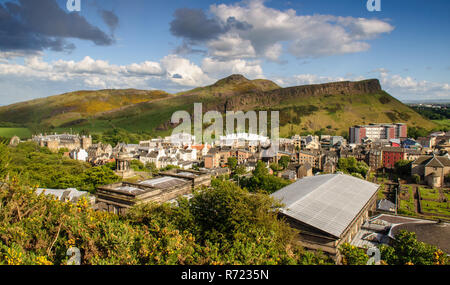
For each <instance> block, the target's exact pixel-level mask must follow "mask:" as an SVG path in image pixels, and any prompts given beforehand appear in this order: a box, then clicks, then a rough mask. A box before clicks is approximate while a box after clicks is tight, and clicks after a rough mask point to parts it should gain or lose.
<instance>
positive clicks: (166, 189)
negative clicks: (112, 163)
mask: <svg viewBox="0 0 450 285" xmlns="http://www.w3.org/2000/svg"><path fill="white" fill-rule="evenodd" d="M210 184H211V176H210V175H209V174H206V173H203V172H195V171H189V172H177V171H176V172H167V173H165V174H163V175H162V176H158V177H155V178H152V179H148V180H143V181H138V182H135V183H134V182H125V181H123V182H119V183H114V184H111V185H106V186H102V187H99V188H98V189H97V202H98V203H99V205H98V209H101V210H104V211H108V212H112V213H116V214H123V213H125V212H126V211H127V209H129V208H130V207H132V206H134V205H136V204H142V203H148V202H155V203H165V202H168V201H171V200H173V199H176V198H177V197H180V196H183V195H188V194H191V193H192V191H193V190H194V189H195V188H198V187H202V186H208V185H210Z"/></svg>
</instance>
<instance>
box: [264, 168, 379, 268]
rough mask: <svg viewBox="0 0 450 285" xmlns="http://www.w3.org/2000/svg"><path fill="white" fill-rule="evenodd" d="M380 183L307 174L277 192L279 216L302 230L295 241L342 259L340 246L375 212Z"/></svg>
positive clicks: (339, 176) (344, 177) (330, 175)
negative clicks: (279, 202)
mask: <svg viewBox="0 0 450 285" xmlns="http://www.w3.org/2000/svg"><path fill="white" fill-rule="evenodd" d="M378 188H379V185H377V184H374V183H370V182H367V181H365V180H362V179H358V178H356V177H352V176H349V175H343V174H326V175H319V176H313V177H307V178H304V179H301V180H298V181H297V182H295V183H293V184H291V185H289V186H287V187H285V188H283V189H281V190H279V191H277V192H275V193H274V194H272V197H273V198H275V199H277V200H279V201H281V203H283V204H284V205H285V207H283V208H282V209H281V211H280V215H281V216H282V217H283V218H286V220H287V222H288V223H289V224H290V225H291V226H292V227H293V228H296V229H298V230H299V231H300V232H299V234H298V236H297V239H296V241H297V242H298V243H300V245H302V246H303V247H304V248H306V249H309V250H320V251H322V252H323V253H325V254H327V255H329V256H330V257H332V258H333V259H334V260H335V261H336V263H338V264H339V263H340V262H341V256H340V252H339V247H340V246H341V245H342V244H343V243H346V242H348V243H350V242H351V241H352V239H353V238H354V237H355V236H356V235H357V233H358V231H359V230H360V229H361V226H362V225H363V224H364V222H365V221H366V220H368V219H369V217H370V216H372V215H373V214H375V212H376V198H377V191H378Z"/></svg>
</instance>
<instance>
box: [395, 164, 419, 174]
mask: <svg viewBox="0 0 450 285" xmlns="http://www.w3.org/2000/svg"><path fill="white" fill-rule="evenodd" d="M411 165H412V161H409V160H399V161H397V162H396V163H395V172H396V173H397V174H398V175H400V176H403V177H405V176H410V175H411ZM419 178H420V177H419Z"/></svg>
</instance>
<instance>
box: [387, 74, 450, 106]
mask: <svg viewBox="0 0 450 285" xmlns="http://www.w3.org/2000/svg"><path fill="white" fill-rule="evenodd" d="M380 81H381V85H382V86H383V88H384V89H385V90H386V91H387V92H389V93H391V94H392V95H394V96H396V97H397V98H399V99H402V100H404V99H450V85H449V84H448V83H439V82H431V81H427V80H417V79H414V78H413V77H411V76H400V75H398V74H390V73H389V72H388V71H387V70H385V69H381V71H380Z"/></svg>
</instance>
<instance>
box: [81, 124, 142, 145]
mask: <svg viewBox="0 0 450 285" xmlns="http://www.w3.org/2000/svg"><path fill="white" fill-rule="evenodd" d="M84 132H85V133H84V134H88V133H89V131H87V130H85V131H84ZM92 139H93V141H94V142H102V143H106V144H110V145H113V146H114V145H117V144H118V143H127V144H133V143H134V144H137V143H139V141H144V140H148V139H150V135H149V134H146V133H142V132H141V133H132V132H129V131H127V130H125V129H121V128H113V129H110V130H107V131H105V132H103V133H101V134H99V133H95V134H93V135H92Z"/></svg>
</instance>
